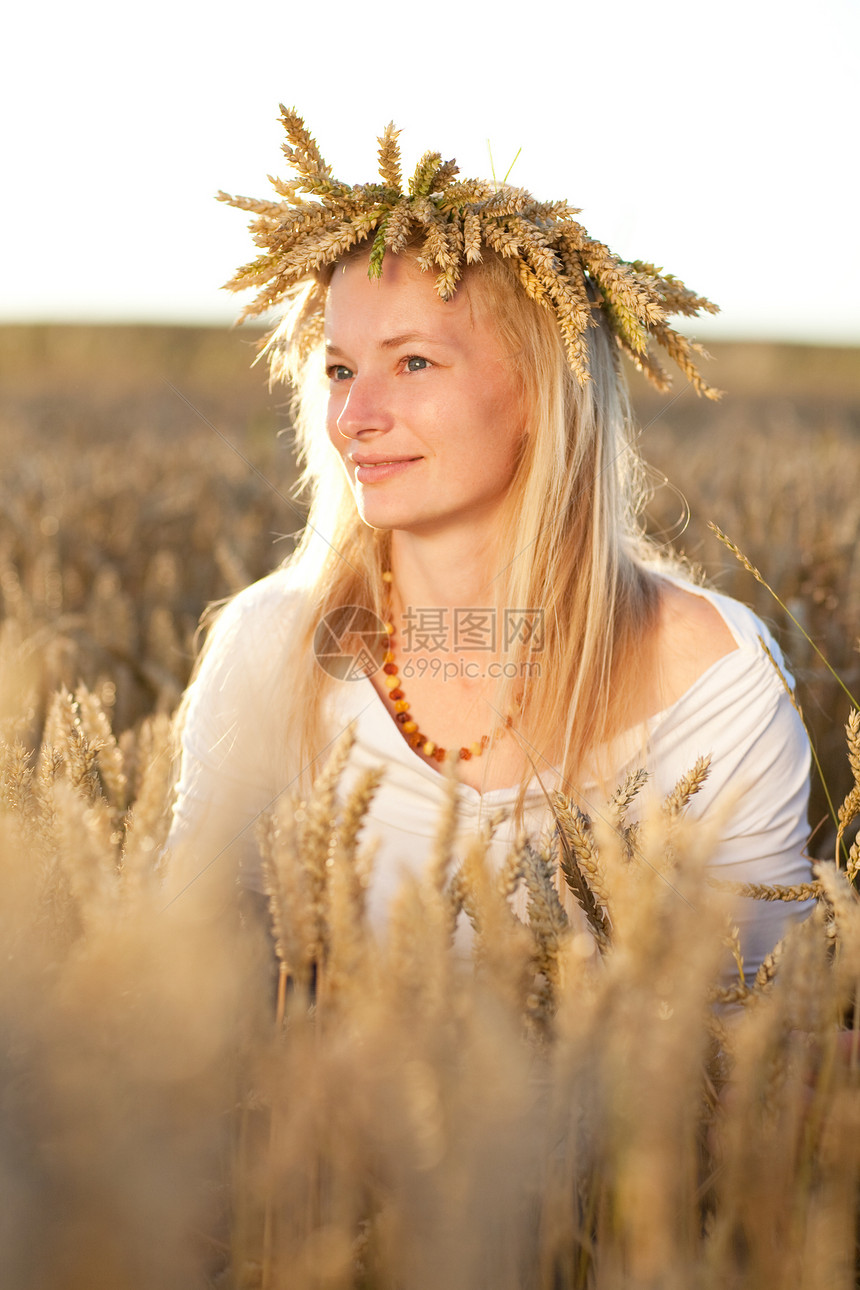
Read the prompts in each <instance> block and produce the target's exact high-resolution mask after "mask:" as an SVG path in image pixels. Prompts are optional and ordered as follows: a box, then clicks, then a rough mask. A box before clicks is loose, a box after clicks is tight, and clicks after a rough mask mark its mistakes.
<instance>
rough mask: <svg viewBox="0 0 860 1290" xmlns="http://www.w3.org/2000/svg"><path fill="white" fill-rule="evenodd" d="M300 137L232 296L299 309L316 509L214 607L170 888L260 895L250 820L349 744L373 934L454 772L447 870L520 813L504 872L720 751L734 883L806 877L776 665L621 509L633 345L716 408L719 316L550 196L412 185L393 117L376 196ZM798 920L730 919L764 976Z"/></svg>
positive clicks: (427, 839)
mask: <svg viewBox="0 0 860 1290" xmlns="http://www.w3.org/2000/svg"><path fill="white" fill-rule="evenodd" d="M284 123H285V126H286V129H287V133H288V138H289V141H290V143H289V146H286V147H285V151H286V153H287V156H288V159H289V160H290V161H291V162H292V164H293V166H294V168H295V169H296V171H297V174H298V178H297V179H296V180H294V181H291V182H289V183H282V182H280V181H275V186H276V188H277V190H278V192H279V194H280V195H281V198H282V200H281V201H280V202H269V203H267V202H257V201H253V200H249V199H245V198H225V200H228V201H231V202H232V203H233V204H234V205H238V206H240V207H243V208H244V209H249V210H252V211H254V212H255V214H256V217H257V218H256V220H255V223H254V225H253V228H254V231H255V236H256V240H257V242H258V244H259V245H260V246H261V247H263V254H262V255H261V256H260V257H259V259H258V260H256V261H255V262H254V263H253V264H251V265H249V266H246V268H245V269H243V270H241V271H240V272H239V274H238V275H237V277H236V278H235V279H234V280H233V282H232V283H231V284H230V285H231V286H232V287H233V288H234V289H242V288H244V287H247V286H250V285H256V286H257V287H258V288H260V291H259V294H258V297H257V300H256V301H255V302H254V304H253V305H252V306H251V307H250V308H249V309H248V310H246V314H249V313H251V314H252V313H259V312H262V311H264V310H266V309H269V308H270V307H272V306H273V305H276V304H278V303H280V302H283V301H286V302H287V305H288V308H287V311H286V314H285V316H284V320H283V322H282V323H281V325H280V326H279V328H278V330H277V331H276V333H275V334H274V336H273V338H272V340H271V342H270V345H269V356H270V360H271V363H272V370H273V373H274V375H275V376H276V377H288V378H290V379H291V380H292V381H293V382H294V384H295V387H296V389H297V392H298V401H297V409H296V422H297V428H298V435H299V442H300V446H301V452H302V457H303V461H304V465H305V483H306V485H307V486H308V488H309V490H310V494H311V506H310V513H309V519H308V525H307V529H306V531H305V534H304V536H303V538H302V541H301V543H300V545H299V548H298V550H297V552H296V554H295V556H294V557H292V558H291V559H290V560H288V561H287V562H286V565H285V566H284V568H283V569H281V570H279V571H278V572H277V573H275V574H274V575H272V576H271V577H269V578H267V579H264V580H263V581H262V582H260V583H258V584H256V585H255V586H253V587H250V588H248V589H247V590H246V591H245V592H243V593H241V594H240V595H239V596H238V597H236V599H235V600H234V601H233V602H232V603H231V604H230V605H229V606H228V608H227V609H226V610H225V611H224V612H223V613H222V615H221V617H220V618H219V620H218V622H217V623H216V626H215V629H214V632H213V633H212V635H211V637H210V640H209V643H208V645H207V649H206V652H205V654H204V657H203V660H202V663H201V666H200V668H199V670H198V674H197V676H196V679H195V680H194V682H193V684H192V685H191V687H190V689H189V692H188V694H187V696H186V700H185V703H184V710H183V757H182V770H181V776H180V781H179V787H178V795H177V805H176V812H175V819H174V827H173V831H172V834H171V848H172V849H173V851H174V852H176V853H177V864H176V873H177V875H178V877H177V883H176V897H175V898H176V899H182V900H190V899H191V898H192V893H193V895H194V896H195V897H197V898H199V897H200V896H201V894H202V893H203V891H204V890H205V889H208V890H210V891H211V892H212V893H213V894H214V896H215V899H216V903H220V902H221V901H222V900H223V899H224V893H225V891H226V890H228V889H229V887H230V885H231V883H232V879H233V877H234V875H235V874H236V872H237V871H239V872H240V873H241V880H242V882H243V883H244V884H245V885H246V886H248V887H250V888H251V889H252V890H258V891H260V890H262V878H261V873H260V863H259V857H258V853H257V847H256V843H255V840H254V823H255V821H256V819H257V817H258V816H259V815H260V814H261V813H262V812H264V811H266V810H267V809H268V808H270V807H272V806H273V805H274V804H275V803H277V801H278V800H279V798H282V797H283V796H284V794H286V793H287V792H288V791H290V792H292V791H294V790H295V788H296V786H297V785H299V786H301V787H302V788H306V787H307V786H308V785H309V784H310V782H311V781H312V779H313V777H314V775H315V774H316V773H317V772H318V771H319V769H320V768H321V766H322V764H323V763H324V761H325V757H326V755H327V751H328V750H329V749H330V748H331V745H332V743H333V741H334V740H335V739H336V738H337V736H338V735H339V734H340V733H341V732H342V731H343V730H344V729H345V728H347V727H348V726H350V725H352V727H353V729H354V732H355V735H356V744H355V747H354V749H353V752H352V755H351V758H350V764H349V766H348V768H347V771H346V774H345V784H344V788H347V787H348V786H349V784H350V783H351V782H354V780H355V777H356V776H357V775H358V774H359V773H360V771H361V770H362V769H364V768H366V767H367V766H370V765H380V764H381V765H383V766H384V767H385V778H384V781H383V783H382V786H381V788H380V790H379V792H378V794H377V796H376V798H375V800H374V803H373V806H372V808H371V811H370V814H369V818H368V821H367V824H366V829H367V832H368V834H369V835H372V836H374V837H376V838H377V840H378V844H379V851H378V854H377V858H376V863H375V868H374V875H373V880H372V883H371V887H370V893H369V898H370V913H371V917H372V918H373V919H375V920H377V921H381V920H382V919H383V918H384V915H385V909H386V906H387V904H388V902H389V901H390V899H391V896H392V895H393V893H394V891H395V890H396V887H397V884H398V882H399V880H400V877H401V875H402V873H403V871H404V870H405V869H411V870H413V871H416V870H420V867H421V866H422V864H423V863H424V861H425V860H426V857H427V855H428V853H429V849H430V846H431V843H432V838H433V836H434V833H435V831H436V828H437V822H438V818H439V813H440V809H441V806H442V804H443V802H444V799H445V793H446V791H447V790H446V785H445V778H444V775H443V774H442V773H441V772H442V771H443V770H444V768H445V764H446V763H447V762H449V761H450V760H454V761H456V769H457V772H458V775H459V779H460V785H459V788H458V794H459V807H460V811H459V834H458V839H457V843H456V845H455V853H456V854H461V853H462V848H463V847H464V846H465V845H466V840H467V838H468V837H469V836H470V835H472V834H473V833H474V832H475V831H476V830H477V829H479V828H480V827H481V826H482V825H483V824H486V823H487V821H488V820H489V819H490V818H491V817H494V816H497V815H498V814H499V812H503V813H506V814H507V817H508V818H507V821H506V823H505V824H503V825H502V826H501V827H500V829H499V831H498V833H497V835H496V838H495V841H494V843H493V847H494V848H495V852H496V855H497V856H498V857H499V858H501V856H502V855H503V854H504V852H505V850H506V849H507V848H508V847H509V846H510V843H511V841H512V839H513V837H514V836H515V833H516V832H517V830H518V829H519V828H520V827H522V825H523V824H525V826H526V827H528V828H530V829H533V830H535V831H537V830H539V829H540V828H543V827H546V825H547V819H548V811H547V798H546V791H545V790H546V789H548V788H558V789H560V790H563V791H564V792H565V793H567V794H568V795H570V796H572V797H573V798H574V800H576V801H577V802H578V804H579V805H580V806H581V807H582V809H584V810H585V811H586V812H587V813H589V814H594V813H595V812H597V811H599V810H600V804H601V803H602V802H605V801H606V799H607V796H608V795H609V793H611V791H612V790H613V789H614V787H615V786H616V785H617V783H618V782H619V780H620V779H622V778H623V777H624V776H625V774H626V773H628V772H629V771H630V770H631V769H634V768H636V767H637V766H639V765H646V766H647V768H648V769H649V771H650V772H651V775H652V781H653V786H654V789H655V790H656V792H658V793H665V792H667V791H668V790H669V789H670V788H671V787H672V785H673V784H674V783H675V782H676V780H677V779H678V778H679V776H680V775H682V774H683V773H684V772H686V771H688V770H689V769H690V768H691V767H692V766H693V764H694V763H695V761H696V760H697V758H698V757H700V756H702V755H706V756H710V758H711V767H710V773H709V778H708V780H707V782H706V784H705V786H704V788H703V789H702V791H701V793H700V794H699V796H698V797H697V798H696V799H695V802H694V805H693V808H692V809H693V811H694V813H697V814H701V815H703V816H711V817H713V818H720V817H721V813H722V814H725V817H726V822H725V825H724V826H723V828H722V836H721V841H720V845H719V847H718V850H717V854H716V855H715V857H714V864H715V865H717V866H719V868H720V873H721V876H724V877H727V878H730V879H732V880H737V881H745V882H746V881H758V882H771V883H796V882H802V881H805V880H806V879H807V877H808V864H807V862H806V861H805V859H804V858H803V857H802V854H801V848H802V845H803V841H804V837H805V831H806V825H805V813H806V802H807V794H808V752H807V747H806V741H805V738H804V735H803V731H802V728H801V726H800V722H799V720H798V718H797V716H796V714H795V712H794V710H793V708H792V706H791V704H790V702H789V700H788V698H787V695H786V693H785V690H784V688H783V685H782V682H781V680H780V678H779V676H778V675H777V674H776V673H775V671H774V669H773V667H772V665H771V663H770V662H769V661H768V659H767V658H766V656H765V654H764V653H763V651H762V649H761V645H760V641H759V637H765V638H766V639H768V641H769V643H770V647H771V649H772V650H773V652H774V654H775V655H776V656H777V658H778V657H779V655H778V650H777V649H776V646H775V645H774V644H773V642H772V641H770V638H769V637H768V636H767V633H766V630H765V629H764V627H763V626H762V624H761V623H760V622H759V621H758V620H757V619H756V618H755V617H754V616H753V615H752V614H751V613H750V612H749V611H748V610H746V609H745V608H743V607H742V606H740V605H738V604H736V603H734V602H731V601H729V600H727V599H725V598H724V597H721V596H718V595H716V594H715V593H712V592H709V591H705V590H703V589H702V588H700V587H695V586H693V585H691V584H689V583H688V582H686V581H685V580H684V579H683V578H682V577H680V576H679V575H678V573H677V571H676V570H674V569H673V568H672V566H671V565H669V564H668V563H667V562H666V561H665V559H664V558H663V557H662V556H660V555H658V553H657V552H655V551H654V550H653V549H652V548H651V547H649V545H648V543H647V542H646V541H645V539H644V538H643V536H642V534H641V531H640V529H639V526H638V524H637V520H636V511H637V504H638V501H639V492H640V490H639V464H638V459H637V457H636V454H635V451H634V449H633V447H632V445H631V443H630V441H629V437H628V435H629V430H628V427H629V415H628V408H627V402H626V397H625V392H624V384H623V378H622V375H621V372H620V368H619V355H620V354H622V353H626V354H627V355H628V356H629V357H631V358H633V359H634V361H635V362H636V364H637V366H639V367H640V368H641V369H643V370H644V371H645V372H646V374H648V375H649V376H650V377H651V379H653V380H655V381H656V382H657V383H658V384H661V385H664V384H665V378H664V376H663V374H662V372H661V370H660V368H659V366H658V365H657V363H656V362H655V360H654V358H653V357H652V355H651V354H650V353H649V352H648V344H649V342H650V341H656V342H657V343H658V344H660V345H662V346H663V347H664V348H665V349H666V350H667V352H668V353H669V354H670V355H671V356H672V357H673V358H674V359H675V360H676V361H677V362H678V363H679V365H680V366H681V368H682V370H683V371H684V373H685V374H686V375H687V377H688V378H689V379H690V380H691V381H692V382H693V383H694V385H695V386H696V388H697V390H698V391H699V392H700V393H704V394H706V395H713V394H714V391H712V390H710V389H709V388H708V387H707V386H706V385H705V383H704V382H703V381H702V379H701V377H700V376H699V374H698V372H697V371H696V369H695V366H694V364H693V352H692V347H691V346H690V345H689V343H688V342H687V341H685V340H684V339H683V338H682V337H681V336H679V335H678V334H677V333H676V332H674V331H673V330H672V329H671V328H670V327H669V326H668V324H667V322H666V316H667V314H669V313H672V312H681V313H685V314H695V313H697V312H698V311H699V310H700V309H708V310H712V309H713V306H712V305H710V303H709V302H708V301H706V300H703V299H701V298H698V297H696V296H694V295H693V294H692V293H691V292H689V291H687V289H686V288H685V287H684V286H683V284H681V283H679V282H678V281H676V280H675V279H672V278H670V277H666V276H663V275H662V274H661V273H660V272H659V271H657V270H655V269H653V267H652V266H649V265H644V264H640V263H636V264H625V263H623V262H621V261H619V260H617V259H616V258H615V257H614V256H612V255H611V253H610V252H609V251H608V250H607V249H606V248H605V247H604V246H602V245H601V244H600V243H597V242H595V241H593V240H592V239H590V238H589V237H588V235H587V234H586V233H585V230H584V229H582V227H581V226H580V225H579V224H577V223H576V221H575V219H574V215H575V214H577V213H578V212H576V211H574V210H572V209H571V208H569V207H568V206H566V205H565V204H564V203H552V204H542V203H537V202H535V201H534V199H532V198H531V197H530V196H529V195H528V194H527V193H524V192H522V191H520V190H516V189H509V188H505V187H501V188H498V189H496V188H494V187H492V186H488V185H484V184H480V183H477V182H465V183H459V182H456V181H455V175H456V167H455V166H454V165H453V163H451V162H449V163H444V164H442V163H441V160H440V158H439V156H438V154H428V155H427V156H425V157H424V158H423V159H422V161H421V163H420V164H419V166H418V169H417V171H416V173H415V175H414V176H413V178H412V180H411V181H410V184H409V188H408V192H407V193H404V192H403V191H402V187H403V186H402V181H401V177H400V159H399V154H398V149H397V143H396V132H395V131H394V130H393V128H392V127H389V128H388V130H387V131H386V132H385V134H384V135H383V137H382V139H381V140H380V173H381V177H382V182H381V183H380V184H377V185H363V186H358V187H355V188H350V187H348V186H347V185H344V184H340V183H338V182H337V181H335V180H334V179H333V178H332V176H331V173H330V171H329V169H328V167H326V166H325V164H324V162H323V161H322V158H321V157H320V155H319V152H318V150H317V148H316V144H315V143H314V141H313V139H312V138H311V137H310V135H309V134H308V133H307V131H306V130H305V127H304V124H303V122H302V121H301V120H300V118H298V117H297V116H296V115H295V114H294V113H291V112H286V111H285V112H284ZM302 193H304V194H306V195H305V196H302ZM326 430H327V434H326V433H325V431H326ZM383 624H385V626H383ZM370 660H372V661H370ZM380 665H381V666H380ZM729 807H730V809H729ZM225 880H226V881H225ZM789 911H790V912H788V913H787V912H786V908H785V907H783V906H781V905H779V904H778V903H771V904H768V905H757V904H756V903H755V902H751V901H748V902H746V907H745V908H741V909H739V913H738V918H739V922H740V924H741V932H742V944H743V946H744V953H745V958H746V964H747V967H748V969H749V970H752V971H754V970H755V969H756V967H757V966H758V964H759V963H760V962H761V960H762V958H763V957H764V955H766V954H767V953H768V952H769V950H770V949H771V948H772V946H773V944H774V943H775V942H776V940H777V939H778V938H779V936H780V935H781V933H782V931H783V930H784V927H785V923H786V919H787V918H788V917H794V916H800V915H802V913H804V912H806V907H804V906H800V907H798V906H796V905H794V906H791V907H789Z"/></svg>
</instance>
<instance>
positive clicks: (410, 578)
mask: <svg viewBox="0 0 860 1290" xmlns="http://www.w3.org/2000/svg"><path fill="white" fill-rule="evenodd" d="M497 566H498V560H497V559H496V558H495V557H494V553H492V552H491V551H488V549H487V545H486V543H485V544H483V545H481V544H480V543H475V544H474V545H472V546H470V547H469V548H468V549H464V543H463V541H462V537H461V535H459V534H437V535H434V536H433V537H416V536H415V535H414V534H411V533H403V532H401V531H397V532H394V533H393V534H392V540H391V567H392V571H393V573H394V584H395V587H396V592H397V599H398V600H399V601H400V603H401V605H403V606H406V605H427V606H435V607H440V608H441V607H445V606H448V607H455V606H456V607H458V608H459V607H463V606H467V605H482V606H485V605H489V604H492V603H493V601H494V600H495V595H496V586H495V585H494V584H495V579H496V575H497V573H498V567H497Z"/></svg>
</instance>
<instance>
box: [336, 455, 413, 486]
mask: <svg viewBox="0 0 860 1290" xmlns="http://www.w3.org/2000/svg"><path fill="white" fill-rule="evenodd" d="M420 460H421V458H420V457H379V458H376V459H368V458H367V457H352V458H351V461H352V464H353V466H354V467H355V480H356V483H358V484H377V483H382V482H383V480H386V479H393V478H394V477H395V476H397V475H400V474H403V472H404V471H406V470H408V468H409V467H410V466H412V465H414V463H415V462H416V461H420Z"/></svg>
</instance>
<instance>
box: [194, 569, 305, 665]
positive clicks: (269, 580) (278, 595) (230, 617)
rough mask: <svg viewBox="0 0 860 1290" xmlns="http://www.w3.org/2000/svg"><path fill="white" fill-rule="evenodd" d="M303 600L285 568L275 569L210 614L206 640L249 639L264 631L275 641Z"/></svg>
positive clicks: (287, 627) (290, 622) (284, 632)
mask: <svg viewBox="0 0 860 1290" xmlns="http://www.w3.org/2000/svg"><path fill="white" fill-rule="evenodd" d="M304 600H305V593H304V592H303V590H302V589H301V588H300V587H298V586H297V585H296V582H295V580H294V578H293V577H292V576H291V574H290V572H289V570H287V569H276V570H275V571H274V573H270V574H267V575H266V577H264V578H260V579H259V581H257V582H252V583H251V584H250V585H249V586H247V587H244V588H243V589H242V590H241V591H239V592H237V593H236V595H235V596H233V597H232V598H231V599H230V600H228V601H226V602H225V603H224V605H223V606H222V607H221V608H218V609H216V611H215V612H214V614H213V615H211V626H210V628H209V634H208V638H207V648H209V642H211V641H212V640H214V641H216V642H217V641H221V642H222V643H223V642H224V641H225V640H227V639H233V638H237V637H240V636H241V637H242V638H243V639H244V640H247V641H251V640H254V639H256V638H258V635H259V634H260V633H265V635H266V636H267V637H268V638H271V637H272V636H274V638H275V639H276V640H277V639H278V638H279V637H281V636H285V635H286V634H287V633H288V632H289V631H290V627H291V625H292V623H293V622H294V621H295V618H296V616H297V614H299V613H300V611H301V608H302V605H303V603H304Z"/></svg>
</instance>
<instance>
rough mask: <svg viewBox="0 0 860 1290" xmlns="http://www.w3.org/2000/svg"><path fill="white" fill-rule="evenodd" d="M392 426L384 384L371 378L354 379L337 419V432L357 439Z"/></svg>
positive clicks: (354, 377)
mask: <svg viewBox="0 0 860 1290" xmlns="http://www.w3.org/2000/svg"><path fill="white" fill-rule="evenodd" d="M391 423H392V416H391V411H390V409H389V406H388V399H387V398H386V396H385V390H384V388H383V382H381V381H379V380H377V379H375V378H374V377H371V376H358V375H356V376H353V378H352V380H351V381H350V382H349V390H348V392H347V396H346V401H345V402H344V405H343V407H342V408H341V410H340V413H339V414H338V417H337V423H336V424H337V428H338V432H339V433H340V434H342V435H343V437H344V438H345V439H357V438H359V436H361V435H364V434H370V433H373V432H374V431H385V430H388V429H390V428H391Z"/></svg>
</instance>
